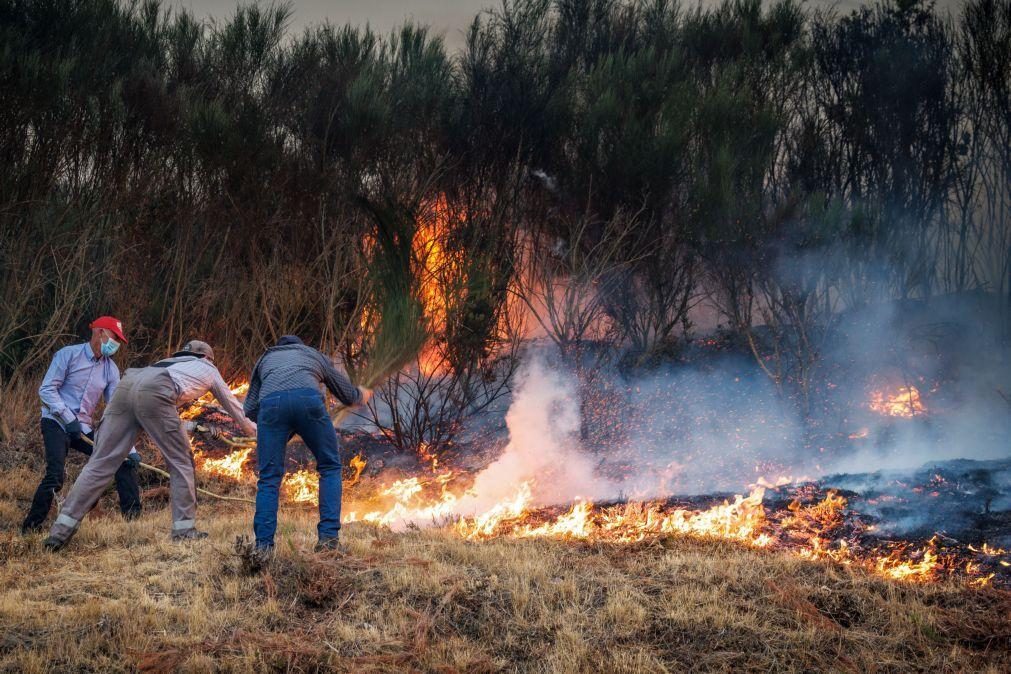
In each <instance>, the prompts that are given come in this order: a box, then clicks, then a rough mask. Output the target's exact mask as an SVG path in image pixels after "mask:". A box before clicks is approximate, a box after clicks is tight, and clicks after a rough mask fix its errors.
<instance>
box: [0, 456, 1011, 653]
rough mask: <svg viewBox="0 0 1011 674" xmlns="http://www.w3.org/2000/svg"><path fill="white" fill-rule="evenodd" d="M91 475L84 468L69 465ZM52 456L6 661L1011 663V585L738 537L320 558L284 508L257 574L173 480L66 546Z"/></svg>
mask: <svg viewBox="0 0 1011 674" xmlns="http://www.w3.org/2000/svg"><path fill="white" fill-rule="evenodd" d="M73 472H76V471H73ZM36 478H37V476H36V475H35V473H34V472H32V471H31V470H29V469H28V468H8V469H5V470H4V471H3V474H2V480H0V485H2V486H0V522H2V523H3V524H2V525H0V526H2V527H3V529H2V530H0V559H2V562H3V563H2V565H0V623H2V624H3V625H4V634H3V636H2V640H0V669H2V670H3V671H24V672H44V671H54V670H55V671H67V670H70V669H72V670H74V671H103V672H108V671H138V670H139V671H147V672H170V671H194V672H198V671H211V670H214V671H222V670H223V671H264V670H275V671H294V672H299V671H318V670H319V669H320V668H324V669H327V670H332V671H353V672H368V671H375V672H385V671H395V670H409V671H432V672H436V671H438V672H454V671H458V672H463V671H466V672H475V671H476V672H480V671H486V672H492V671H502V670H519V671H545V670H547V671H566V672H598V671H626V672H639V671H674V672H680V671H712V670H731V669H733V670H749V671H773V670H775V671H827V670H833V671H893V670H909V669H916V670H932V671H965V670H976V671H991V672H999V671H1007V669H1008V667H1011V616H1009V615H1008V613H1007V610H1006V607H1007V605H1008V602H1009V601H1011V597H1009V596H1008V594H1007V593H1006V592H1002V591H999V590H994V589H983V590H975V589H968V588H965V587H960V586H957V585H954V584H951V583H937V584H913V583H903V582H889V581H884V580H881V579H879V578H875V577H871V576H868V575H866V574H864V573H862V572H859V571H853V570H850V569H847V568H844V567H839V566H835V565H829V564H819V563H812V562H805V561H801V560H798V559H797V558H795V557H793V556H789V555H786V554H780V553H767V552H761V551H755V550H753V549H749V548H744V547H740V546H737V545H733V544H729V543H726V542H720V541H709V540H697V539H692V538H685V537H670V538H660V539H654V540H649V541H646V542H643V543H638V544H634V545H613V544H595V543H576V542H571V541H562V540H523V541H517V540H509V539H496V540H493V541H488V542H483V543H470V542H465V541H462V540H460V539H459V538H457V537H455V536H454V535H453V534H451V533H449V532H447V531H444V530H440V529H425V530H419V529H412V530H408V531H405V532H397V533H394V532H391V531H389V530H386V529H379V528H374V527H371V526H368V525H357V524H351V525H348V526H346V527H345V530H344V537H343V538H344V541H345V543H346V548H345V550H344V551H341V552H331V553H318V554H317V553H313V552H312V544H313V543H314V536H315V533H314V531H315V530H314V522H315V517H314V515H315V514H314V513H313V512H312V510H311V509H297V508H291V507H286V509H285V510H284V511H283V512H282V517H281V523H280V524H281V525H280V530H279V533H280V538H279V546H278V547H279V549H278V553H277V556H276V558H275V560H274V561H273V562H272V563H271V564H270V566H269V567H268V568H265V569H260V570H254V569H253V568H251V567H252V566H255V565H252V564H250V560H249V558H248V556H246V555H244V554H243V550H242V546H241V545H238V546H237V545H236V540H237V539H238V538H240V537H242V536H244V535H248V534H249V531H250V528H251V525H250V520H251V514H250V512H249V511H248V510H247V509H245V508H244V507H242V506H238V505H234V504H229V505H227V506H223V505H220V504H218V503H216V502H206V501H205V502H204V503H203V504H202V506H201V511H200V520H201V524H202V526H204V527H206V528H207V529H208V530H209V532H210V533H211V537H210V539H208V540H207V541H204V542H201V543H197V544H185V545H177V544H173V543H171V542H170V541H169V538H168V533H167V532H168V526H169V514H168V511H167V509H166V508H164V506H163V503H164V500H163V499H164V494H161V493H160V492H159V490H158V488H157V487H155V488H153V489H152V490H149V492H148V501H147V503H148V508H147V510H146V511H145V514H144V516H143V517H142V518H141V519H140V520H139V521H136V522H131V523H127V522H124V521H123V520H121V519H120V517H119V515H118V513H117V511H116V508H115V504H114V501H113V499H114V496H112V495H110V496H108V497H107V498H106V499H105V500H104V501H103V502H102V503H100V505H99V507H98V509H97V510H96V511H95V512H94V513H92V515H91V517H89V519H88V520H87V521H86V523H85V525H84V527H83V528H82V530H81V532H80V533H79V534H78V536H77V537H76V538H75V539H74V541H73V543H72V544H71V545H70V546H69V547H68V548H67V549H66V550H65V551H64V552H63V553H60V554H58V555H52V554H49V553H45V552H43V551H42V549H41V546H40V545H39V543H40V541H39V539H38V537H28V538H23V537H21V536H20V535H19V534H18V533H17V532H16V530H15V529H14V528H13V527H12V526H11V524H10V523H12V522H16V521H17V519H18V516H19V514H20V513H21V511H22V510H23V509H24V508H25V507H26V505H27V502H28V499H29V498H30V496H31V491H32V488H33V487H34V480H35V479H36Z"/></svg>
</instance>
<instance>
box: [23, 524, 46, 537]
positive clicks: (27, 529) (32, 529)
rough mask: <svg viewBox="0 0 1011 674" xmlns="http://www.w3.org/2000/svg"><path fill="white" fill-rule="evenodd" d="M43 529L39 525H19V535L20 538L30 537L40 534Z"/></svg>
mask: <svg viewBox="0 0 1011 674" xmlns="http://www.w3.org/2000/svg"><path fill="white" fill-rule="evenodd" d="M44 528H45V527H43V526H42V525H41V524H38V525H35V526H32V525H29V524H22V525H21V535H22V536H31V535H33V534H38V533H41V532H42V530H43V529H44Z"/></svg>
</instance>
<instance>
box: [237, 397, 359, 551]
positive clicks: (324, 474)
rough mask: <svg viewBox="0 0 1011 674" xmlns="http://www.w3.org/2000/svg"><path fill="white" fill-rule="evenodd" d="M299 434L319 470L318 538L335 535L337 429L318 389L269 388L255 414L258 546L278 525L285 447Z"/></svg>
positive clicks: (266, 544) (269, 543) (268, 543)
mask: <svg viewBox="0 0 1011 674" xmlns="http://www.w3.org/2000/svg"><path fill="white" fill-rule="evenodd" d="M293 433H297V434H298V435H299V436H300V437H301V438H302V440H303V441H305V444H306V445H307V446H308V447H309V451H310V452H312V454H313V456H315V457H316V470H317V471H319V526H318V527H317V528H316V531H317V532H318V534H319V540H320V541H327V540H331V539H335V538H337V534H338V533H339V531H340V527H341V459H340V449H339V447H338V444H337V431H336V430H335V429H334V426H333V422H332V421H330V417H329V415H328V414H327V411H326V404H325V403H324V402H323V396H322V395H320V392H319V391H317V390H315V389H311V388H301V389H291V390H288V391H277V392H276V393H271V394H270V395H268V396H267V397H266V398H264V399H263V400H262V401H261V402H260V412H259V415H258V416H257V419H256V462H257V467H258V469H259V479H258V480H257V482H256V513H255V514H254V515H253V533H254V534H255V535H256V546H257V547H258V548H272V547H273V546H274V533H275V531H276V530H277V500H278V493H279V492H280V489H281V482H282V480H283V479H284V467H285V466H284V459H285V448H286V445H287V444H288V440H289V439H290V438H291V437H292V434H293Z"/></svg>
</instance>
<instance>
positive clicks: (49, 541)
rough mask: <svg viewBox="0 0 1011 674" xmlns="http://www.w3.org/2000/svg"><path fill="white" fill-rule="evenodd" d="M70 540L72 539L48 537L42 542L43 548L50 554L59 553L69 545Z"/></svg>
mask: <svg viewBox="0 0 1011 674" xmlns="http://www.w3.org/2000/svg"><path fill="white" fill-rule="evenodd" d="M68 540H70V539H69V538H68V539H66V540H60V539H59V538H55V537H53V536H47V537H46V540H44V541H42V547H43V548H44V549H45V550H47V551H48V552H58V551H59V550H61V549H62V548H63V546H64V545H66V544H67V541H68Z"/></svg>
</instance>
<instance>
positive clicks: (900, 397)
mask: <svg viewBox="0 0 1011 674" xmlns="http://www.w3.org/2000/svg"><path fill="white" fill-rule="evenodd" d="M870 408H871V410H872V411H874V412H877V413H878V414H881V415H884V416H888V417H903V418H907V419H908V418H911V417H914V416H916V415H918V414H924V413H925V412H926V411H927V408H926V407H924V406H923V401H922V400H921V399H920V391H919V390H918V389H917V388H916V387H915V386H900V387H899V388H898V389H896V391H895V393H893V394H891V395H889V394H887V393H885V392H884V391H874V392H873V393H871V401H870Z"/></svg>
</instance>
